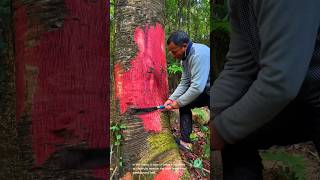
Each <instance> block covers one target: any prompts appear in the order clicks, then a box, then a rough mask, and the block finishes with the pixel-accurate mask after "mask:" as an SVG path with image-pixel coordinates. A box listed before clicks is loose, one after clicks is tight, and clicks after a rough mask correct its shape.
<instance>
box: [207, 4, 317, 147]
mask: <svg viewBox="0 0 320 180" xmlns="http://www.w3.org/2000/svg"><path fill="white" fill-rule="evenodd" d="M235 1H238V0H230V4H231V9H230V23H231V29H232V32H231V35H230V36H231V41H230V46H229V52H228V54H227V62H226V64H225V67H224V70H223V71H222V72H221V74H220V75H219V77H218V79H217V80H216V81H215V83H214V85H213V87H212V90H211V91H212V93H211V106H212V108H213V110H214V113H215V119H214V124H215V126H216V128H217V130H218V132H219V133H220V134H221V136H222V137H223V138H224V139H225V140H226V141H227V142H229V143H235V142H237V141H239V140H241V139H243V138H244V137H246V136H247V135H249V134H250V133H252V132H253V131H255V130H257V129H258V128H259V127H261V126H263V125H264V124H265V123H267V122H268V121H270V120H271V119H272V118H273V117H275V116H276V115H277V114H278V113H279V112H280V111H281V110H282V109H283V108H284V107H285V106H286V105H288V104H289V103H290V102H291V101H292V100H293V99H294V98H295V97H296V96H297V94H298V93H299V90H300V88H301V87H302V84H303V82H304V80H305V79H306V74H307V73H308V71H309V69H310V68H309V66H310V62H311V60H312V59H313V58H312V56H313V52H314V49H315V43H316V39H317V33H318V31H319V28H320V11H319V9H320V1H319V0H307V1H300V0H280V1H279V0H251V1H250V3H252V6H253V10H254V14H255V16H256V21H257V24H256V25H257V27H258V32H259V33H258V35H259V39H260V43H261V44H260V51H259V58H258V61H255V60H254V59H253V58H252V55H251V54H250V48H249V46H248V42H247V39H246V36H245V35H244V34H243V32H242V31H241V30H240V27H239V15H238V14H237V13H236V12H235V11H234V9H233V6H232V4H233V3H234V2H235ZM315 57H316V56H314V58H315ZM318 83H319V82H318Z"/></svg>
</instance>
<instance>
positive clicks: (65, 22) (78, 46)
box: [13, 0, 109, 180]
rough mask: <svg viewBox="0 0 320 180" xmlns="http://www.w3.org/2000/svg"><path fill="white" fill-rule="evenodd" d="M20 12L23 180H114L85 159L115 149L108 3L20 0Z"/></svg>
mask: <svg viewBox="0 0 320 180" xmlns="http://www.w3.org/2000/svg"><path fill="white" fill-rule="evenodd" d="M13 7H14V30H15V31H14V33H15V50H16V54H15V58H16V86H17V112H16V118H17V126H18V127H17V129H18V140H19V146H20V152H19V153H20V162H19V163H21V166H22V168H23V169H24V172H23V177H21V178H23V179H47V178H48V179H73V180H75V179H79V180H80V179H81V180H84V179H88V180H89V179H90V180H91V179H106V178H107V177H106V172H107V168H106V167H105V168H100V169H98V168H96V167H94V166H92V167H90V165H88V164H86V163H84V162H82V159H81V158H83V157H82V154H81V153H80V152H82V151H84V150H88V149H91V150H92V149H106V147H107V146H108V144H107V141H108V139H109V138H108V133H107V129H108V116H109V111H108V103H109V101H108V94H109V83H108V80H109V72H108V71H109V69H108V68H109V65H108V59H109V53H108V52H109V48H108V38H109V34H108V26H107V24H108V20H109V18H108V14H109V12H108V9H107V5H106V3H105V2H104V1H66V0H14V6H13ZM75 152H77V153H78V152H79V153H78V154H76V153H75ZM105 153H107V152H105ZM70 156H72V157H70ZM76 156H79V157H76ZM70 158H71V159H70ZM66 167H67V168H70V169H71V170H66V169H63V168H66ZM61 168H62V169H61ZM74 168H77V170H75V169H74ZM88 168H92V169H90V170H89V169H88Z"/></svg>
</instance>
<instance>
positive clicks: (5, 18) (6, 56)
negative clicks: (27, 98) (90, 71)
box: [0, 0, 21, 180]
mask: <svg viewBox="0 0 320 180" xmlns="http://www.w3.org/2000/svg"><path fill="white" fill-rule="evenodd" d="M0 9H1V12H0V13H1V14H0V137H1V138H0V154H1V156H0V162H1V163H0V179H2V180H7V179H8V180H11V179H18V178H19V175H20V174H21V169H19V167H18V166H17V161H18V160H19V158H18V153H17V151H18V146H17V143H16V142H17V136H16V125H15V123H16V121H15V120H16V119H15V94H16V91H15V83H14V82H15V81H14V79H15V76H14V60H13V48H12V46H13V44H12V32H11V26H10V24H11V14H10V13H11V10H10V9H11V7H10V2H9V1H8V0H6V1H3V2H1V5H0ZM4 11H5V12H7V13H4Z"/></svg>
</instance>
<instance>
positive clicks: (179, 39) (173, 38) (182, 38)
mask: <svg viewBox="0 0 320 180" xmlns="http://www.w3.org/2000/svg"><path fill="white" fill-rule="evenodd" d="M189 41H190V39H189V35H188V34H187V33H186V32H184V31H174V32H172V33H171V34H170V36H169V38H168V40H167V45H169V44H170V43H171V42H173V43H174V44H175V45H177V46H182V45H183V44H184V43H186V44H188V43H189Z"/></svg>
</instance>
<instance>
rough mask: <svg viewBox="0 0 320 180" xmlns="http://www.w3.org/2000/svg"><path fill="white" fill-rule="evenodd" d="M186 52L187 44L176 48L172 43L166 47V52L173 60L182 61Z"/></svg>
mask: <svg viewBox="0 0 320 180" xmlns="http://www.w3.org/2000/svg"><path fill="white" fill-rule="evenodd" d="M186 50H187V43H184V44H183V45H182V46H177V45H176V44H174V43H173V42H170V44H169V45H168V51H169V53H170V54H171V55H172V57H173V58H175V59H182V58H183V56H184V54H185V51H186Z"/></svg>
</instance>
